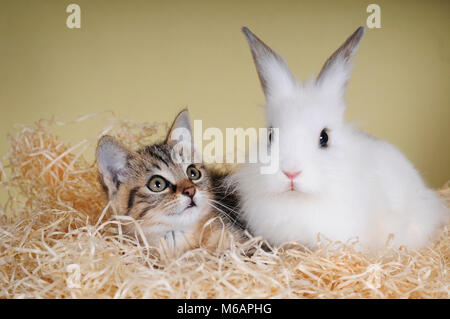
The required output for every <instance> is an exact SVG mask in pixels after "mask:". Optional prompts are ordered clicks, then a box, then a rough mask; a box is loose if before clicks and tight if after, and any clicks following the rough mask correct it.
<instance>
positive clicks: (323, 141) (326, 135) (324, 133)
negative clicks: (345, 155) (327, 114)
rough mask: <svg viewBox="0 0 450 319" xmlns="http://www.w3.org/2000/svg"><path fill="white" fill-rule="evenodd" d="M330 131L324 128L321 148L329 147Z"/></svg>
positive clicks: (320, 139) (320, 143)
mask: <svg viewBox="0 0 450 319" xmlns="http://www.w3.org/2000/svg"><path fill="white" fill-rule="evenodd" d="M327 132H328V130H327V129H326V128H324V129H323V130H322V132H320V138H319V145H320V147H327V146H328V134H327Z"/></svg>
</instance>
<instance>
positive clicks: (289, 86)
mask: <svg viewBox="0 0 450 319" xmlns="http://www.w3.org/2000/svg"><path fill="white" fill-rule="evenodd" d="M242 32H243V33H244V35H245V37H246V38H247V41H248V44H249V45H250V49H251V51H252V56H253V61H254V62H255V66H256V71H257V72H258V77H259V80H260V82H261V86H262V89H263V91H264V94H265V96H266V100H267V99H270V98H274V97H277V96H284V95H288V94H290V93H291V92H292V91H293V89H294V88H295V87H296V85H297V82H296V81H295V79H294V77H293V76H292V74H291V72H290V71H289V68H288V66H287V64H286V62H285V61H284V59H283V58H282V57H281V56H279V55H278V54H277V53H276V52H275V51H273V50H272V49H271V48H269V47H268V46H267V45H266V44H265V43H264V42H262V41H261V40H260V39H259V38H258V37H257V36H256V35H255V34H253V33H252V32H251V31H250V30H249V29H248V28H247V27H243V28H242Z"/></svg>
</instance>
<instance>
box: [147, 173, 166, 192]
mask: <svg viewBox="0 0 450 319" xmlns="http://www.w3.org/2000/svg"><path fill="white" fill-rule="evenodd" d="M167 184H168V183H167V181H166V180H165V179H164V178H163V177H161V176H159V175H155V176H153V177H152V178H150V180H149V181H148V184H147V187H148V188H149V189H150V190H151V191H152V192H156V193H158V192H162V191H163V190H165V189H166V188H167Z"/></svg>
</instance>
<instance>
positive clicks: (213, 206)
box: [207, 202, 236, 225]
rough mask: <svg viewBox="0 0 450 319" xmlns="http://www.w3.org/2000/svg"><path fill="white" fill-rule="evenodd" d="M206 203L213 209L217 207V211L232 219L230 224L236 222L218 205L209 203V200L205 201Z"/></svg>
mask: <svg viewBox="0 0 450 319" xmlns="http://www.w3.org/2000/svg"><path fill="white" fill-rule="evenodd" d="M207 204H208V205H209V206H211V207H212V208H214V209H217V210H218V211H219V212H221V213H223V214H224V215H225V216H227V217H228V218H229V219H231V220H232V221H233V223H232V224H231V225H234V224H235V223H236V219H235V218H233V217H231V216H230V215H229V214H228V213H226V212H224V211H223V210H221V209H220V208H219V207H217V206H215V205H214V204H211V203H209V202H207Z"/></svg>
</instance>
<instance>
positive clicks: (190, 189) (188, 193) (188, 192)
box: [183, 186, 195, 198]
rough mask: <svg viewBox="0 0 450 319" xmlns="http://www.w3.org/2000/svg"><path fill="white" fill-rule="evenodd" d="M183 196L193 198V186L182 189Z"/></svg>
mask: <svg viewBox="0 0 450 319" xmlns="http://www.w3.org/2000/svg"><path fill="white" fill-rule="evenodd" d="M183 195H186V196H189V197H191V198H192V197H193V196H194V195H195V187H194V186H188V187H186V188H185V189H183Z"/></svg>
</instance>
